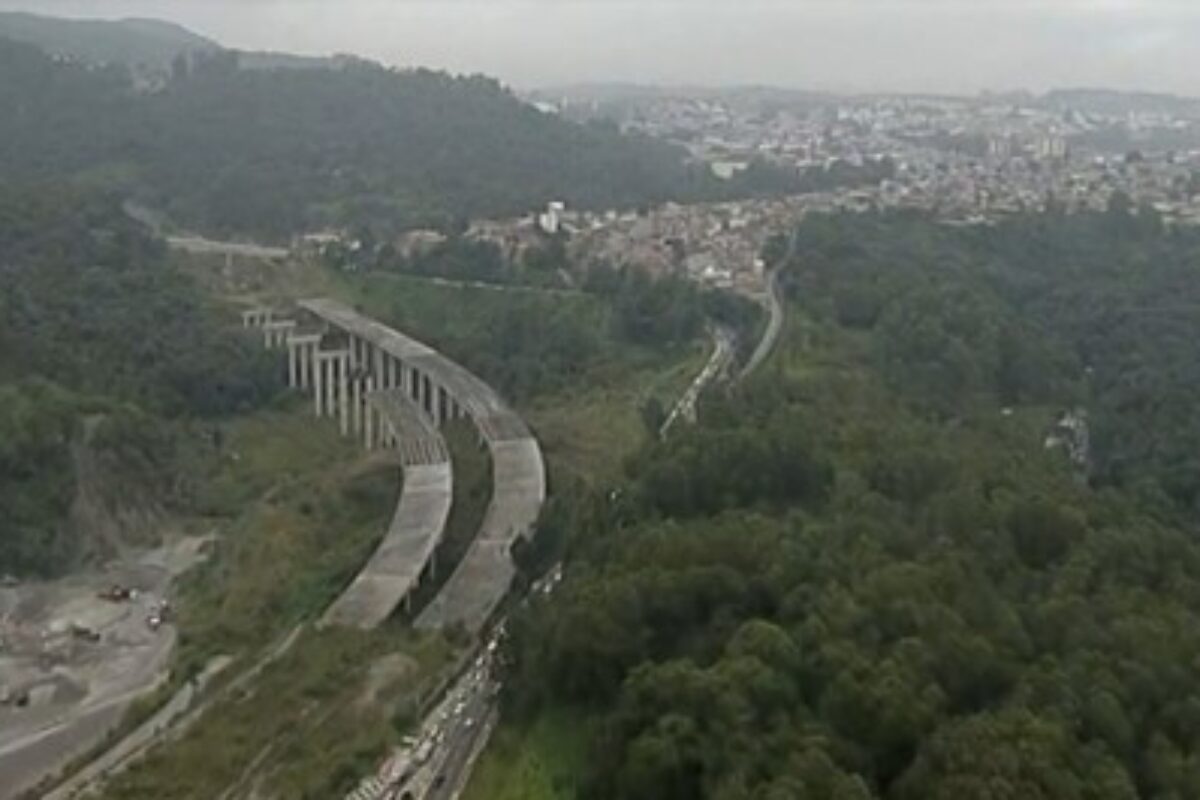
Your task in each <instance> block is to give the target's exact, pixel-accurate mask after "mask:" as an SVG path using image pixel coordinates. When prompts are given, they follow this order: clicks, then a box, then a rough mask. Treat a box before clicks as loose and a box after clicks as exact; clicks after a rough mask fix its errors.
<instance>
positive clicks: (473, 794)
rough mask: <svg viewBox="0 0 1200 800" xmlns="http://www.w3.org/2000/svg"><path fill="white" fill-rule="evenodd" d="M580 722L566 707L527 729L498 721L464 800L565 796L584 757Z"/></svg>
mask: <svg viewBox="0 0 1200 800" xmlns="http://www.w3.org/2000/svg"><path fill="white" fill-rule="evenodd" d="M582 722H583V721H582V720H581V719H580V718H578V717H577V716H576V715H574V714H572V713H571V712H570V711H567V710H558V711H555V712H553V713H548V714H545V715H543V716H541V717H540V718H539V719H538V720H537V722H535V723H534V724H533V725H531V726H530V727H528V728H517V727H514V726H511V725H501V726H500V728H499V729H498V730H497V731H496V734H495V736H494V737H493V738H492V741H491V743H490V744H489V745H488V749H487V751H486V752H485V753H484V756H483V758H481V759H480V761H479V764H478V766H477V767H476V769H475V772H474V773H473V774H472V776H471V782H470V784H469V785H468V786H467V790H466V792H465V793H464V794H463V800H564V799H565V798H570V797H574V796H575V777H574V776H576V775H578V774H579V771H580V769H581V768H582V763H583V759H584V758H585V757H586V744H587V738H586V735H585V729H584V728H583V727H582Z"/></svg>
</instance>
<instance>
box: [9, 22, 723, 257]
mask: <svg viewBox="0 0 1200 800" xmlns="http://www.w3.org/2000/svg"><path fill="white" fill-rule="evenodd" d="M0 72H3V74H4V76H5V79H4V81H3V83H2V84H0V104H2V105H3V107H4V108H6V109H9V110H10V111H9V113H6V114H4V115H3V116H2V117H0V178H3V179H7V180H12V179H46V178H63V177H79V176H84V177H87V178H90V179H93V180H103V181H105V182H108V183H116V184H118V185H122V186H124V187H126V188H127V189H128V190H129V191H131V192H136V193H137V194H138V195H139V196H140V197H141V198H142V199H143V200H144V201H145V202H147V203H148V204H152V205H155V206H159V207H162V208H164V209H166V210H167V211H169V212H171V213H172V214H173V215H174V216H176V217H177V218H178V219H179V220H181V221H182V222H183V223H185V224H188V225H194V226H198V227H202V228H205V229H208V230H211V231H216V232H220V233H251V234H258V235H264V236H274V237H277V238H283V237H286V236H288V235H289V234H292V233H295V232H298V231H302V230H306V229H312V228H315V227H319V226H322V225H326V224H342V223H346V224H348V223H354V224H359V225H362V224H377V225H380V226H386V227H391V228H395V227H406V226H413V225H429V224H437V225H442V226H448V227H451V226H453V225H454V224H455V223H456V221H458V220H463V219H466V218H469V217H472V216H477V215H503V214H513V213H518V212H524V211H527V210H529V209H532V208H534V207H537V206H540V205H542V204H543V203H545V202H546V201H547V200H549V199H554V198H557V199H562V200H565V201H566V202H567V203H569V204H571V205H573V206H580V207H610V206H630V205H636V204H640V203H650V202H657V201H661V200H665V199H668V198H671V197H679V196H685V195H688V194H694V193H697V192H703V191H710V190H712V188H713V187H714V186H715V179H713V178H712V176H711V175H710V174H709V173H708V172H707V171H706V170H703V169H702V168H695V167H688V166H686V165H685V164H684V161H683V153H682V151H679V150H677V149H675V148H673V147H670V146H667V145H664V144H661V143H657V142H653V141H651V140H648V139H644V138H632V137H627V136H623V135H621V134H620V133H619V132H617V130H616V129H615V128H612V127H608V126H603V125H594V126H581V125H576V124H574V123H569V122H566V121H563V120H560V119H558V118H555V117H551V116H548V115H545V114H543V113H541V112H539V111H537V110H535V109H534V108H532V107H531V106H528V105H526V104H524V103H522V102H520V101H519V100H517V99H516V98H515V97H514V96H513V95H512V94H511V93H509V92H508V91H506V90H505V89H503V88H502V87H501V86H500V85H499V84H497V83H496V82H495V81H492V80H489V79H486V78H481V77H467V78H455V77H451V76H449V75H446V74H443V73H437V72H430V71H425V70H417V71H407V72H397V71H392V70H387V69H384V68H383V67H380V66H377V65H374V64H370V63H367V62H355V63H350V64H346V65H344V66H342V67H340V68H336V69H319V70H304V71H296V70H241V69H239V68H238V66H237V56H236V54H233V53H228V52H221V53H215V54H211V55H208V56H204V57H199V58H197V59H196V60H195V61H194V62H193V63H192V65H191V66H190V67H188V68H183V67H182V65H181V68H180V69H179V70H177V72H176V74H175V77H174V80H172V81H171V82H170V84H169V85H168V86H167V87H166V88H164V89H163V90H162V91H157V92H153V93H138V92H134V91H133V89H132V88H131V85H130V84H129V82H128V79H127V76H126V75H125V74H123V72H122V70H120V69H119V68H117V67H110V68H107V69H103V70H100V69H94V68H90V67H85V66H82V65H72V64H62V63H55V62H54V61H52V60H51V59H50V58H49V57H47V56H46V55H44V54H43V53H41V52H39V51H38V50H36V49H35V48H33V47H32V46H28V45H21V44H17V43H12V42H4V41H0Z"/></svg>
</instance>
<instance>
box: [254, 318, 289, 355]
mask: <svg viewBox="0 0 1200 800" xmlns="http://www.w3.org/2000/svg"><path fill="white" fill-rule="evenodd" d="M295 329H296V323H295V321H293V320H290V319H281V320H274V321H269V322H266V323H264V324H263V325H262V331H263V345H264V346H265V347H266V348H267V349H268V350H274V349H275V348H277V347H281V346H283V344H284V343H285V342H286V341H287V337H288V336H289V335H290V334H291V333H292V331H294V330H295Z"/></svg>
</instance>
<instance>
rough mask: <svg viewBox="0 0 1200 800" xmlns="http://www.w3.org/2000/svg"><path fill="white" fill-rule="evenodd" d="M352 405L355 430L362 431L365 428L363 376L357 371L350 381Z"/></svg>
mask: <svg viewBox="0 0 1200 800" xmlns="http://www.w3.org/2000/svg"><path fill="white" fill-rule="evenodd" d="M350 395H351V397H350V405H351V410H352V411H353V412H354V432H355V433H362V428H363V392H362V377H361V376H360V375H359V374H358V372H357V371H355V373H354V377H353V379H351V381H350Z"/></svg>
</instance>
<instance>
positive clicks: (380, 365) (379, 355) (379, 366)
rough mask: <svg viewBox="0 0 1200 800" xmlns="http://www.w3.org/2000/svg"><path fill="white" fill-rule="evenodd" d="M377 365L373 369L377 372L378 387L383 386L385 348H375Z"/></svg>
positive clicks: (376, 383)
mask: <svg viewBox="0 0 1200 800" xmlns="http://www.w3.org/2000/svg"><path fill="white" fill-rule="evenodd" d="M374 351H375V352H374V356H375V359H374V360H375V366H374V368H373V369H372V371H373V372H374V373H375V386H376V388H379V389H382V388H383V350H382V349H381V348H379V347H376V348H374Z"/></svg>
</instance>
